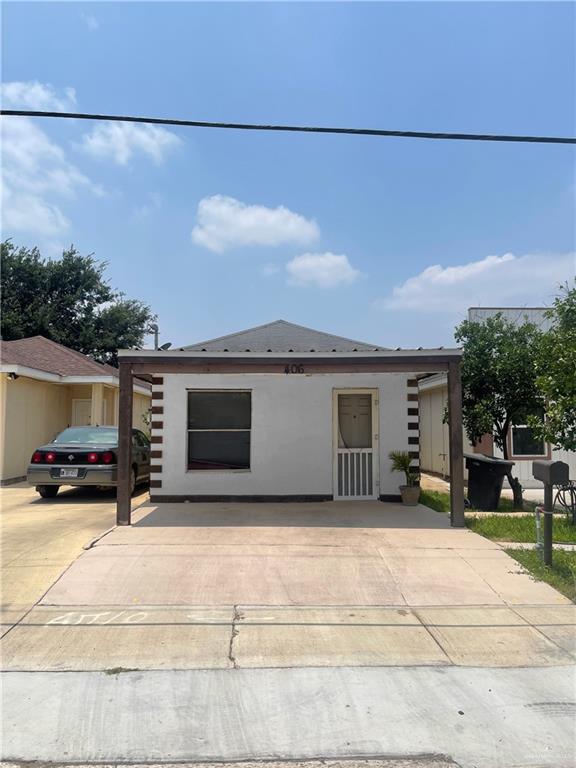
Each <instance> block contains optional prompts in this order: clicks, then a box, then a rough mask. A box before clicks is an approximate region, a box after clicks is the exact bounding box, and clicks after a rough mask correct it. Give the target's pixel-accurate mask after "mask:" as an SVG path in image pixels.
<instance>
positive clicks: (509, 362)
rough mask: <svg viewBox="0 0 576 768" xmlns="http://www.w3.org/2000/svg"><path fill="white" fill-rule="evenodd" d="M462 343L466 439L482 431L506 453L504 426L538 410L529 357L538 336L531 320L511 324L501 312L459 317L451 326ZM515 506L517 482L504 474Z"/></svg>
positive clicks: (517, 502)
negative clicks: (475, 319) (477, 317)
mask: <svg viewBox="0 0 576 768" xmlns="http://www.w3.org/2000/svg"><path fill="white" fill-rule="evenodd" d="M455 337H456V340H457V341H458V342H459V343H460V344H462V347H463V356H462V415H463V420H464V427H465V429H466V434H467V435H468V439H469V440H470V441H471V442H472V443H476V442H478V441H479V440H480V438H481V437H482V436H483V435H485V434H490V435H493V437H494V442H495V443H496V445H497V446H498V447H499V448H500V449H501V450H502V452H503V455H504V458H508V441H507V437H508V430H509V428H510V426H511V425H512V424H526V422H527V420H528V418H529V417H530V416H531V415H533V414H535V413H538V412H539V411H541V410H542V399H541V395H540V391H539V389H538V387H537V386H536V369H535V358H536V354H537V350H538V345H539V341H540V337H541V333H540V331H539V330H538V329H537V328H536V326H535V325H532V324H530V323H525V324H523V325H515V324H514V323H511V322H510V321H508V320H506V319H504V318H503V317H502V315H501V314H497V315H495V316H494V317H490V318H488V319H487V320H485V321H483V322H481V323H479V322H473V321H470V320H465V321H464V322H462V323H461V324H460V325H459V326H458V327H457V329H456V332H455ZM508 479H509V482H510V485H511V486H512V490H513V491H514V502H515V506H517V507H519V506H521V505H522V487H521V485H520V483H519V481H518V480H517V478H513V477H512V473H510V474H509V475H508Z"/></svg>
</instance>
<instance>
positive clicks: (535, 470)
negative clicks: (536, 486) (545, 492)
mask: <svg viewBox="0 0 576 768" xmlns="http://www.w3.org/2000/svg"><path fill="white" fill-rule="evenodd" d="M569 469H570V468H569V467H568V464H566V462H565V461H545V460H544V459H538V461H533V462H532V476H533V477H534V478H535V479H536V480H541V481H542V482H543V483H544V485H567V484H568V483H569V482H570V478H569V476H568V473H569Z"/></svg>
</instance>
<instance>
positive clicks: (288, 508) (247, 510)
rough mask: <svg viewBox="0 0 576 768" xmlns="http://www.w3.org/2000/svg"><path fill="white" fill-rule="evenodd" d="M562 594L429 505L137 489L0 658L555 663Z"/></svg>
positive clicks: (246, 663)
mask: <svg viewBox="0 0 576 768" xmlns="http://www.w3.org/2000/svg"><path fill="white" fill-rule="evenodd" d="M574 610H575V606H573V605H572V604H571V603H570V601H569V600H568V599H567V598H565V597H563V596H562V595H560V594H559V593H558V592H556V591H555V590H554V589H552V588H551V587H549V586H548V585H546V584H544V583H541V582H534V581H533V580H532V579H531V578H530V577H529V576H528V575H527V574H525V573H523V572H522V570H521V568H520V566H519V565H518V564H517V563H516V562H515V561H514V560H512V559H511V558H509V557H508V556H507V555H506V554H505V553H504V552H503V551H502V549H501V548H500V547H499V546H498V545H496V544H494V543H493V542H490V541H488V540H487V539H485V538H483V537H481V536H478V535H476V534H474V533H472V532H471V531H468V530H458V529H453V528H450V526H449V524H448V518H447V516H446V515H442V514H439V513H437V512H434V511H432V510H430V509H428V508H427V507H422V506H419V507H413V508H407V507H402V506H401V505H394V504H381V503H377V502H374V503H366V502H357V503H347V504H340V503H323V504H277V505H273V504H261V505H253V504H252V505H249V504H227V505H225V504H224V505H217V504H194V505H192V504H173V505H170V504H163V505H161V506H155V505H152V504H150V503H147V504H143V505H141V506H140V507H139V508H138V509H137V510H136V511H135V513H134V524H133V526H132V527H129V528H128V527H126V528H116V529H114V530H112V531H111V532H109V533H107V534H106V535H104V536H103V537H102V538H100V539H99V540H98V541H97V542H96V543H95V544H94V546H93V547H92V548H91V549H89V550H87V551H84V552H83V553H82V555H81V556H80V557H79V558H78V559H77V560H76V561H75V562H74V563H73V564H72V565H71V566H70V567H69V568H68V569H67V570H66V571H65V572H64V573H63V574H62V575H61V577H60V578H59V579H58V580H57V581H56V582H55V583H54V584H53V586H52V587H51V588H50V589H49V590H48V592H47V593H46V594H45V595H44V596H43V597H42V599H41V601H40V603H39V604H38V605H37V606H36V607H35V608H34V610H32V611H31V612H30V613H28V614H27V615H26V617H25V618H24V619H23V620H22V621H21V623H20V624H19V626H17V627H16V628H15V629H14V630H13V631H12V632H11V633H10V635H9V636H8V637H7V638H6V642H5V644H4V657H3V658H4V661H3V663H4V668H6V669H12V670H14V669H43V670H63V669H90V670H102V669H110V668H115V667H121V668H131V669H133V668H137V669H197V668H227V667H285V666H366V665H368V666H394V665H423V664H424V665H452V664H456V665H465V666H483V665H488V666H523V665H526V664H530V665H537V666H542V665H544V666H545V665H561V664H566V663H570V662H571V661H572V660H573V658H574V657H573V655H572V654H573V652H574V640H573V631H572V630H573V627H572V626H571V622H573V621H574V618H575V615H574ZM80 627H82V630H81V631H79V628H80Z"/></svg>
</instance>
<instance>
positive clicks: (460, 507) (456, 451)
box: [448, 362, 465, 528]
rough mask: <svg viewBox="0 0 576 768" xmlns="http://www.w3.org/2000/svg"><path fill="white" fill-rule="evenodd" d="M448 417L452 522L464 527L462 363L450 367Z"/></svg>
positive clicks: (452, 364)
mask: <svg viewBox="0 0 576 768" xmlns="http://www.w3.org/2000/svg"><path fill="white" fill-rule="evenodd" d="M448 419H449V441H450V523H451V525H453V526H454V527H455V528H463V527H464V526H465V520H464V439H463V435H462V377H461V374H460V363H459V362H457V363H449V367H448Z"/></svg>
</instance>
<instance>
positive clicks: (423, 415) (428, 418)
mask: <svg viewBox="0 0 576 768" xmlns="http://www.w3.org/2000/svg"><path fill="white" fill-rule="evenodd" d="M424 381H425V380H424ZM447 406H448V385H447V383H446V380H445V379H443V380H442V379H441V378H440V377H439V379H438V383H437V384H436V385H435V386H433V387H431V388H429V389H423V388H422V386H421V387H420V391H419V392H418V407H419V422H420V468H421V469H422V470H423V471H424V472H435V473H436V474H439V475H443V476H446V477H447V476H448V474H449V472H450V441H449V438H448V424H445V423H444V414H445V412H446V408H447ZM463 439H464V453H473V452H474V449H473V447H472V444H471V443H470V441H469V440H468V437H467V436H466V432H465V431H464V435H463ZM464 474H465V475H466V474H467V472H466V470H464Z"/></svg>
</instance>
